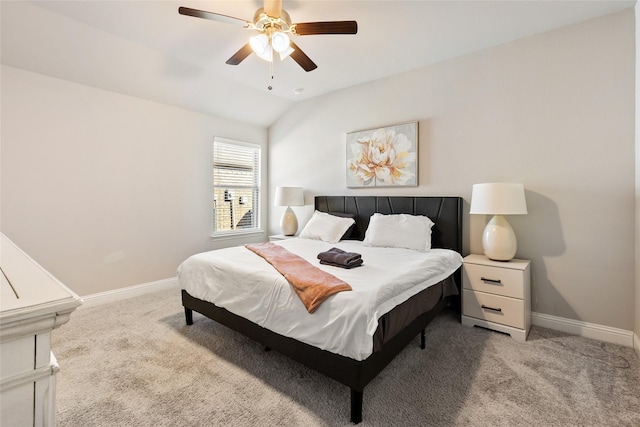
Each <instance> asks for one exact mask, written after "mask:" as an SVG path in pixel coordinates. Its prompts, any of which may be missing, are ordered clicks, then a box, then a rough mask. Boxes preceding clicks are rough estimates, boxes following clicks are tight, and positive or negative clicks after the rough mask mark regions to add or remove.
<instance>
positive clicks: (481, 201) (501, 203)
mask: <svg viewBox="0 0 640 427" xmlns="http://www.w3.org/2000/svg"><path fill="white" fill-rule="evenodd" d="M469 213H470V214H481V215H494V216H493V218H491V221H489V223H488V224H487V226H486V227H485V229H484V232H483V233H482V248H483V249H484V254H485V255H486V256H487V258H489V259H491V260H494V261H510V260H511V259H513V257H514V256H515V255H516V250H517V248H518V243H517V240H516V234H515V233H514V232H513V228H511V225H509V223H508V222H507V220H506V219H505V218H504V217H503V215H523V214H526V213H527V202H526V200H525V197H524V186H523V185H522V184H516V183H502V182H501V183H487V184H474V185H473V190H472V192H471V209H470V211H469Z"/></svg>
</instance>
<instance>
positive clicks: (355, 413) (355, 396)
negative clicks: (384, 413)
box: [351, 388, 362, 424]
mask: <svg viewBox="0 0 640 427" xmlns="http://www.w3.org/2000/svg"><path fill="white" fill-rule="evenodd" d="M360 421H362V391H358V390H355V389H353V388H352V389H351V422H352V423H354V424H359V423H360Z"/></svg>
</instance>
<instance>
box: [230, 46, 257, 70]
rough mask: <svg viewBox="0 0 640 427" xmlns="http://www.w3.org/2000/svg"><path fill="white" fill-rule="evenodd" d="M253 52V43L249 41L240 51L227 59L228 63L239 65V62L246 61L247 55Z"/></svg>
mask: <svg viewBox="0 0 640 427" xmlns="http://www.w3.org/2000/svg"><path fill="white" fill-rule="evenodd" d="M252 52H253V49H251V45H250V44H249V43H247V44H245V45H244V46H242V47H241V48H240V50H239V51H237V52H236V53H234V54H233V55H232V56H231V58H229V59H227V64H229V65H238V64H239V63H241V62H242V61H244V60H245V58H246V57H247V56H249V55H251V53H252Z"/></svg>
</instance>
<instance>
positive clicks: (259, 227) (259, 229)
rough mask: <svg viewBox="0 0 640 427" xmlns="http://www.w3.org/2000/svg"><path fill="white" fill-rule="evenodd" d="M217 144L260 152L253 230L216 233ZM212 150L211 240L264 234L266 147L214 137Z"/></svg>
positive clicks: (240, 229)
mask: <svg viewBox="0 0 640 427" xmlns="http://www.w3.org/2000/svg"><path fill="white" fill-rule="evenodd" d="M216 143H223V144H229V145H236V146H240V147H246V148H251V149H254V150H257V151H258V162H257V171H254V172H255V179H256V180H257V187H256V188H257V192H258V197H257V200H254V201H253V206H254V212H256V211H257V214H256V215H255V222H254V224H255V227H252V228H236V229H232V230H222V231H216V230H215V228H216V227H215V221H216V212H215V203H216V202H215V191H216V188H217V187H218V186H216V183H215V147H216ZM211 148H212V155H211V175H210V177H211V204H210V207H211V222H210V224H211V227H212V232H211V238H212V239H216V240H224V239H233V238H237V237H240V236H249V235H257V234H264V228H263V224H262V219H263V213H262V211H263V208H264V204H263V200H264V197H265V195H264V185H263V174H264V172H263V169H264V155H265V153H264V151H265V150H264V147H263V146H262V145H261V144H257V143H252V142H246V141H239V140H235V139H229V138H223V137H218V136H216V137H214V138H213V143H212V144H211ZM222 187H224V186H220V188H222Z"/></svg>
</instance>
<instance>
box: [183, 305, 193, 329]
mask: <svg viewBox="0 0 640 427" xmlns="http://www.w3.org/2000/svg"><path fill="white" fill-rule="evenodd" d="M184 317H185V320H186V321H187V325H193V310H191V309H190V308H187V307H185V308H184Z"/></svg>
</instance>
